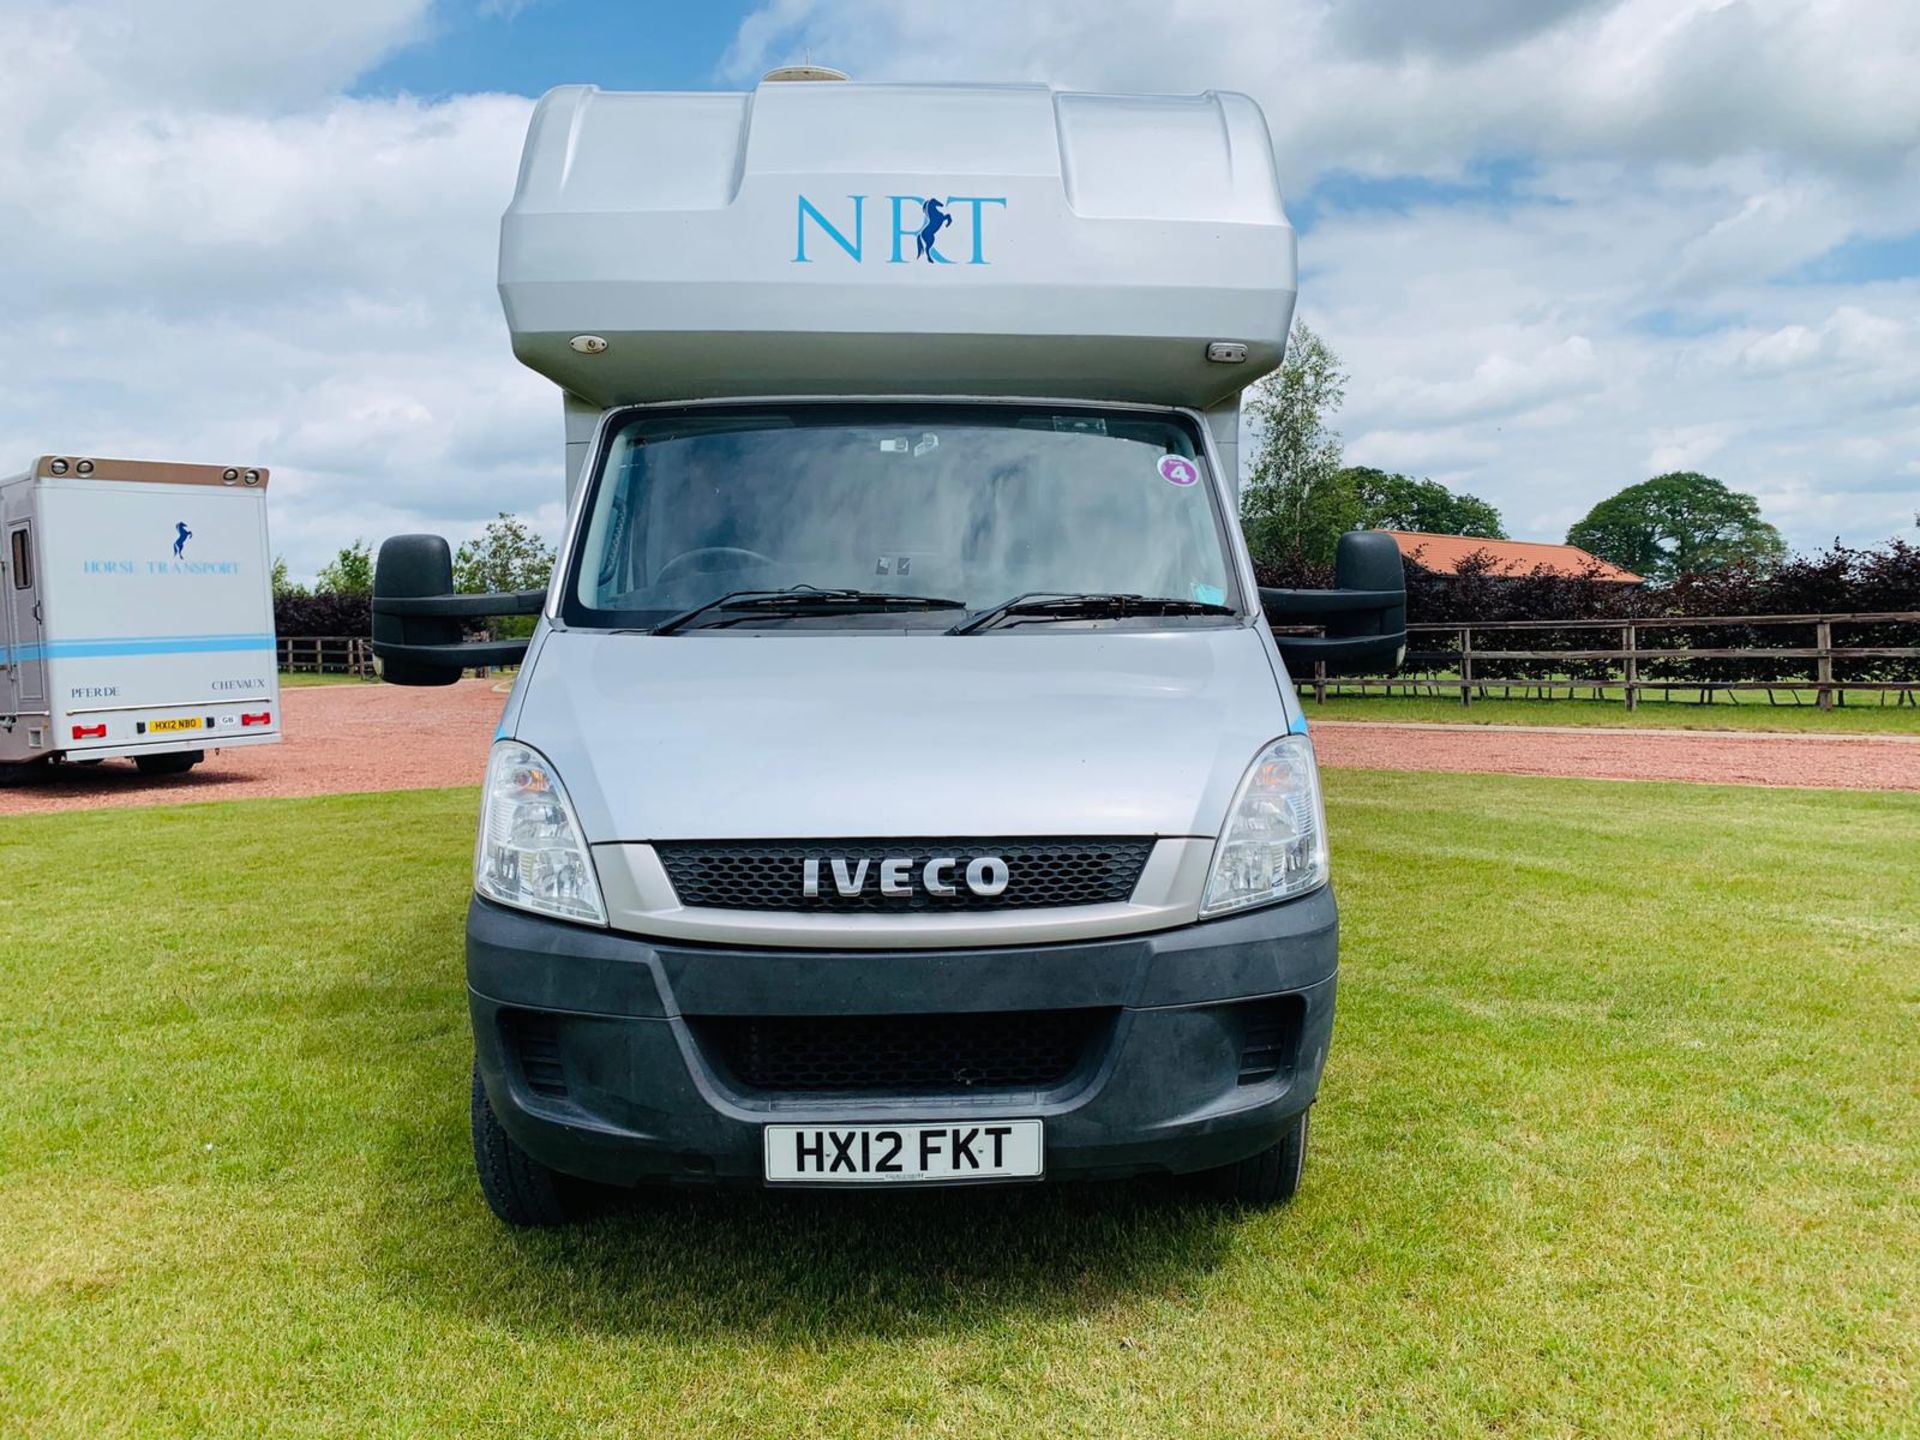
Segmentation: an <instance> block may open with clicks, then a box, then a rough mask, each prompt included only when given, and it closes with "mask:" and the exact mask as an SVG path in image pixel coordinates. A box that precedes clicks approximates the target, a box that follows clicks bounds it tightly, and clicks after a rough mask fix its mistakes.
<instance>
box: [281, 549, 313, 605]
mask: <svg viewBox="0 0 1920 1440" xmlns="http://www.w3.org/2000/svg"><path fill="white" fill-rule="evenodd" d="M310 593H311V592H310V591H309V590H308V589H307V587H306V586H304V585H302V584H300V583H299V582H298V581H297V580H293V579H291V578H290V577H289V576H288V574H287V557H286V556H284V555H276V556H274V557H273V598H274V599H276V600H285V599H288V598H290V597H292V596H295V595H306V594H310Z"/></svg>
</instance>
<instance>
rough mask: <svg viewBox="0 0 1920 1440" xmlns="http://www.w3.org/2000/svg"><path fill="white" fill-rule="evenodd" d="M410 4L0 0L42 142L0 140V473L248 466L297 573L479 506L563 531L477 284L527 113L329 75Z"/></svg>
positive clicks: (546, 451) (24, 96) (401, 23)
mask: <svg viewBox="0 0 1920 1440" xmlns="http://www.w3.org/2000/svg"><path fill="white" fill-rule="evenodd" d="M427 8H428V7H427V4H426V0H345V3H332V4H329V5H328V6H326V7H320V6H312V5H301V6H282V5H269V6H257V5H246V4H239V3H216V0H192V3H191V4H175V5H171V6H169V7H168V8H167V13H166V18H165V20H164V22H162V21H157V20H156V19H154V18H153V17H154V13H155V12H154V10H153V9H152V7H142V6H138V5H137V4H136V3H134V0H127V3H123V4H98V5H91V6H64V5H63V6H43V5H28V6H20V5H11V6H9V5H4V4H0V44H4V43H6V42H8V41H11V42H14V43H15V44H16V45H17V46H18V47H19V48H18V49H17V50H16V56H17V55H20V54H25V55H26V56H27V57H28V58H29V60H30V62H31V63H30V64H29V65H27V66H26V67H24V68H21V69H16V70H14V71H12V72H10V83H9V85H8V86H6V87H0V126H4V129H3V130H0V138H4V139H12V140H16V141H17V140H19V139H21V138H23V137H29V136H30V137H31V139H32V141H33V143H31V144H28V143H10V144H0V223H4V224H5V225H6V231H7V234H8V236H9V249H8V260H9V263H8V265H7V266H6V267H5V268H4V270H3V271H0V356H4V357H6V358H5V363H4V365H0V373H4V374H5V375H6V377H7V379H6V381H5V382H4V384H0V439H4V441H5V443H6V449H7V452H8V455H7V458H6V459H5V461H4V462H0V470H5V469H11V468H13V467H14V466H17V465H19V464H23V463H25V461H26V460H27V459H29V458H31V457H32V456H33V455H35V454H38V453H41V452H43V451H47V450H79V451H91V452H92V453H96V454H127V455H151V456H161V457H167V458H178V459H187V460H202V461H220V462H240V463H244V462H255V463H264V464H267V465H269V466H271V467H272V468H273V470H274V482H273V503H272V505H271V507H270V509H271V524H272V527H273V536H274V542H275V546H276V548H277V549H279V550H281V551H282V552H283V553H285V554H286V556H287V558H288V561H289V563H290V565H291V567H292V569H293V570H294V572H295V573H296V574H311V573H312V572H313V571H314V570H316V569H317V568H318V567H319V566H320V564H321V563H323V562H324V561H325V560H326V559H327V558H328V557H329V556H330V555H331V554H332V552H333V551H334V550H335V549H337V548H338V547H339V546H340V545H341V544H343V543H345V542H346V541H348V540H350V539H352V538H354V537H355V536H364V537H365V538H367V539H369V540H376V541H377V540H378V539H379V538H381V537H382V536H384V535H386V534H389V533H392V532H393V531H396V530H405V529H420V528H435V529H442V530H445V531H447V532H448V533H449V534H451V535H453V536H455V537H456V538H457V537H459V536H461V535H464V534H467V533H471V532H472V531H473V530H475V529H477V528H478V526H479V525H480V524H481V523H483V522H484V521H485V520H486V519H487V518H489V517H491V516H492V515H493V514H494V513H495V512H496V511H499V510H515V511H518V512H520V513H522V514H527V515H531V516H534V517H536V518H537V519H538V518H541V517H544V522H545V523H546V524H547V525H548V527H549V528H550V531H551V532H552V533H557V531H558V528H559V517H558V514H557V510H558V502H559V495H560V489H561V486H560V479H559V476H560V456H561V439H560V420H559V404H558V401H557V399H556V397H555V395H554V392H553V388H552V386H551V385H549V384H547V383H546V382H545V381H542V380H540V379H539V378H538V377H536V376H533V375H531V374H530V373H528V372H526V371H525V370H523V369H522V368H521V367H520V366H519V365H518V364H517V363H516V362H515V361H514V360H513V358H512V355H511V352H510V350H509V348H508V344H507V337H506V331H505V326H504V325H503V324H502V322H501V319H500V312H499V306H498V302H497V300H496V299H495V298H494V294H493V266H494V246H495V243H496V238H495V237H496V236H497V233H498V229H497V227H498V221H499V214H500V211H501V209H502V207H503V206H504V205H505V203H506V200H507V197H508V196H509V195H510V194H511V192H512V188H513V178H514V172H515V167H516V165H517V163H518V159H519V150H520V142H521V139H522V137H523V135H524V133H525V129H526V122H527V117H528V114H529V112H530V109H531V104H530V102H529V101H527V100H525V99H522V98H520V97H517V96H488V95H477V96H466V97H459V98H455V99H453V100H449V101H445V102H442V103H436V104H424V103H420V102H416V101H413V100H408V99H399V100H372V99H354V98H346V97H343V96H341V95H339V94H337V93H334V92H336V91H337V90H338V89H339V88H340V87H342V86H344V85H346V84H347V83H349V82H350V81H351V80H352V78H353V77H354V75H355V74H357V73H359V72H360V71H361V70H363V69H365V68H366V67H367V66H369V65H371V64H373V63H375V62H377V61H378V59H379V58H380V57H381V55H383V54H384V53H386V52H387V51H388V50H390V49H391V48H392V47H394V46H396V45H399V44H403V43H406V42H408V41H409V40H411V39H413V38H414V37H416V36H417V35H418V34H419V33H420V28H421V26H422V24H423V23H424V20H425V14H426V11H427ZM15 75H17V76H18V77H19V78H20V81H21V83H19V84H14V83H12V79H13V77H14V76H15Z"/></svg>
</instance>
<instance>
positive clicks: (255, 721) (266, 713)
mask: <svg viewBox="0 0 1920 1440" xmlns="http://www.w3.org/2000/svg"><path fill="white" fill-rule="evenodd" d="M240 723H241V725H242V726H247V725H271V724H272V723H273V712H272V711H271V710H262V711H261V712H260V713H259V714H258V715H242V716H241V717H240Z"/></svg>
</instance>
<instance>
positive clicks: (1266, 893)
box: [1200, 735, 1327, 915]
mask: <svg viewBox="0 0 1920 1440" xmlns="http://www.w3.org/2000/svg"><path fill="white" fill-rule="evenodd" d="M1326 883H1327V815H1326V810H1325V808H1324V807H1323V806H1322V805H1321V803H1320V770H1319V767H1318V766H1317V765H1315V764H1314V763H1313V746H1312V745H1311V744H1310V743H1309V742H1308V740H1307V737H1306V736H1304V735H1288V736H1285V737H1283V738H1281V739H1279V740H1276V741H1274V742H1273V743H1272V744H1271V745H1269V746H1267V747H1266V749H1264V750H1262V751H1261V752H1260V753H1259V754H1258V755H1256V756H1255V757H1254V759H1253V764H1252V765H1250V766H1249V767H1248V768H1247V773H1246V776H1245V778H1244V779H1242V780H1241V781H1240V788H1239V789H1238V790H1236V791H1234V792H1233V804H1232V805H1231V806H1229V807H1228V809H1227V823H1226V824H1225V825H1224V826H1222V827H1221V830H1220V840H1219V843H1218V844H1216V845H1215V846H1214V850H1213V868H1212V869H1211V870H1210V871H1208V872H1207V893H1206V898H1205V899H1204V900H1203V901H1202V902H1201V904H1200V913H1201V914H1202V915H1224V914H1226V913H1227V912H1228V911H1230V910H1243V909H1245V908H1246V907H1248V906H1249V905H1266V904H1269V903H1271V902H1272V901H1275V900H1290V899H1292V898H1293V897H1294V896H1295V895H1304V894H1306V893H1307V891H1309V890H1314V889H1317V888H1319V887H1320V886H1322V885H1324V884H1326Z"/></svg>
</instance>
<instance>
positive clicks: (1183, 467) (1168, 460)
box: [1160, 455, 1200, 485]
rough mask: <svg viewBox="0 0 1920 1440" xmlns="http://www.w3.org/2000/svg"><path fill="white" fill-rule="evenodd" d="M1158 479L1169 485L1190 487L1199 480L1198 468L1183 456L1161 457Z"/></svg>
mask: <svg viewBox="0 0 1920 1440" xmlns="http://www.w3.org/2000/svg"><path fill="white" fill-rule="evenodd" d="M1160 478H1161V479H1162V480H1164V481H1166V482H1167V483H1168V484H1169V485H1192V484H1194V483H1195V482H1197V481H1198V480H1199V479H1200V467H1199V466H1198V465H1196V464H1194V463H1193V461H1191V460H1189V459H1187V457H1186V456H1184V455H1162V456H1161V457H1160Z"/></svg>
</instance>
